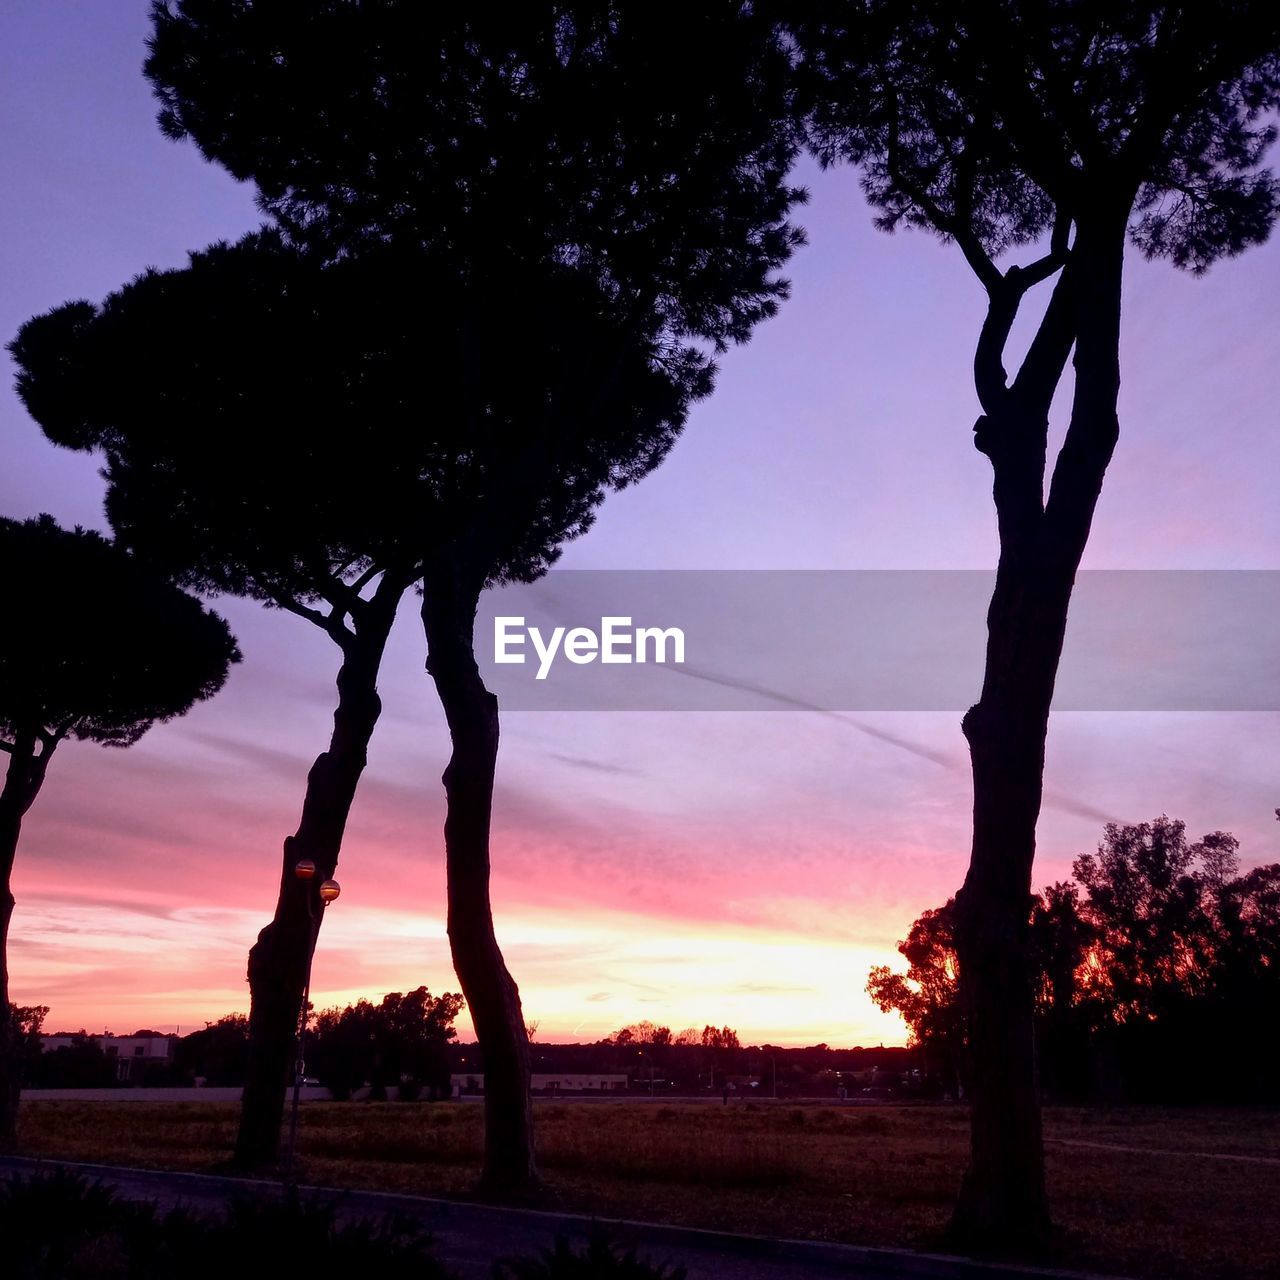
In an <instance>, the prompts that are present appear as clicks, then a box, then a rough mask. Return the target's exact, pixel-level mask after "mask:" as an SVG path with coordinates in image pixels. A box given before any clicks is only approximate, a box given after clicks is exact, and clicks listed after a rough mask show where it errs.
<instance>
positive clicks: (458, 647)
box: [422, 564, 538, 1195]
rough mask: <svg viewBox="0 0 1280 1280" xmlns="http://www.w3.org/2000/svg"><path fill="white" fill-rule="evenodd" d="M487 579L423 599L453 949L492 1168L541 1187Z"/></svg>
mask: <svg viewBox="0 0 1280 1280" xmlns="http://www.w3.org/2000/svg"><path fill="white" fill-rule="evenodd" d="M479 596H480V584H472V583H468V582H466V581H465V580H464V577H463V575H462V574H461V573H460V572H459V571H458V569H457V567H456V566H455V565H453V564H443V565H437V566H434V567H433V568H432V570H431V571H430V572H429V573H428V575H427V578H426V582H425V593H424V596H423V605H422V624H423V630H424V632H425V634H426V640H427V649H428V659H427V670H428V672H429V673H430V675H431V678H432V680H433V681H434V682H435V687H436V692H437V693H438V694H439V696H440V701H441V704H442V705H443V707H444V712H445V718H446V720H447V721H448V724H449V734H450V738H451V740H452V743H453V754H452V756H451V757H450V760H449V765H448V768H446V769H445V771H444V777H443V779H442V780H443V782H444V788H445V796H446V800H447V812H446V817H445V824H444V842H445V859H446V866H447V873H448V902H449V918H448V928H449V946H450V949H451V950H452V953H453V964H454V968H455V970H456V971H457V974H458V981H459V983H460V984H461V986H462V993H463V995H464V996H465V997H466V1001H467V1008H468V1009H469V1010H470V1012H471V1020H472V1023H473V1024H474V1026H475V1029H476V1039H477V1040H478V1042H479V1045H480V1052H481V1055H482V1057H483V1059H484V1112H485V1139H484V1171H483V1174H482V1177H481V1186H482V1188H483V1189H484V1190H486V1191H488V1192H492V1193H495V1194H499V1195H507V1194H510V1193H513V1192H516V1193H519V1192H523V1191H528V1190H531V1189H533V1188H535V1187H536V1186H537V1185H538V1174H537V1168H536V1165H535V1162H534V1152H533V1107H532V1102H531V1099H530V1096H529V1039H528V1035H527V1033H526V1030H525V1025H524V1013H523V1010H522V1009H521V1006H520V992H519V990H518V989H517V987H516V984H515V981H514V979H513V978H512V977H511V975H510V973H508V972H507V966H506V964H505V963H504V961H503V958H502V951H501V949H500V948H499V946H498V939H497V936H496V934H495V933H494V928H493V908H492V904H491V902H490V898H489V828H490V819H491V816H492V810H493V781H494V769H495V766H496V764H497V756H498V700H497V698H495V697H494V695H493V694H492V693H490V692H489V690H488V689H486V688H485V685H484V681H483V680H482V679H481V678H480V671H479V668H478V667H477V666H476V660H475V651H474V628H475V614H476V607H477V605H478V602H479Z"/></svg>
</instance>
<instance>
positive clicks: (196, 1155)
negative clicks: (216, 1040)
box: [20, 1102, 1280, 1280]
mask: <svg viewBox="0 0 1280 1280" xmlns="http://www.w3.org/2000/svg"><path fill="white" fill-rule="evenodd" d="M236 1111H237V1108H236V1106H235V1104H233V1103H213V1104H208V1103H205V1104H202V1103H194V1102H193V1103H158V1104H148V1103H95V1102H84V1103H78V1102H25V1103H24V1104H23V1108H22V1115H21V1132H20V1136H21V1139H22V1142H23V1145H24V1148H25V1150H26V1152H27V1153H28V1154H30V1155H48V1156H57V1157H61V1158H65V1159H71V1160H85V1161H95V1162H103V1163H114V1164H128V1165H137V1166H143V1167H152V1168H170V1169H187V1170H209V1169H211V1168H214V1167H217V1166H218V1165H219V1164H220V1163H221V1162H223V1161H225V1159H226V1158H227V1156H228V1155H229V1153H230V1150H231V1143H232V1138H233V1135H234V1126H235V1118H236ZM537 1119H538V1147H539V1161H540V1164H541V1167H542V1169H543V1172H544V1174H545V1176H546V1178H547V1181H548V1184H549V1188H550V1193H551V1195H552V1196H554V1199H555V1203H556V1205H557V1206H558V1207H559V1208H562V1209H565V1210H573V1211H579V1212H587V1213H598V1214H601V1215H602V1216H610V1217H625V1218H633V1219H645V1220H649V1221H655V1222H669V1223H678V1224H681V1225H688V1226H701V1227H712V1228H718V1229H723V1230H729V1231H743V1232H751V1233H756V1234H768V1235H780V1236H796V1237H799V1236H803V1237H808V1238H814V1239H822V1240H841V1241H848V1242H853V1243H858V1244H871V1245H887V1246H904V1247H908V1248H938V1247H940V1232H941V1229H942V1227H943V1226H944V1224H945V1222H946V1218H947V1213H948V1210H949V1208H950V1205H951V1201H952V1197H953V1196H954V1193H955V1190H956V1187H957V1185H958V1182H959V1178H960V1173H961V1170H962V1168H963V1164H964V1155H965V1143H966V1136H967V1123H968V1117H967V1115H966V1113H965V1111H964V1109H963V1108H961V1107H958V1106H946V1105H938V1106H901V1107H894V1106H885V1107H858V1108H836V1107H826V1106H821V1105H811V1106H796V1105H790V1104H787V1103H779V1104H773V1105H770V1104H768V1103H765V1102H760V1103H753V1102H742V1103H732V1104H730V1105H729V1106H727V1107H726V1106H722V1105H719V1104H714V1105H705V1104H677V1103H672V1104H669V1105H668V1104H663V1103H654V1104H645V1105H641V1104H627V1103H595V1104H591V1105H574V1104H570V1103H540V1104H539V1105H538V1108H537ZM481 1122H482V1116H481V1109H480V1107H479V1106H478V1105H476V1104H474V1103H456V1102H454V1103H437V1104H426V1103H331V1102H325V1103H308V1104H305V1105H304V1107H303V1110H302V1121H301V1131H300V1137H299V1160H298V1173H299V1176H300V1177H301V1178H303V1179H305V1180H306V1181H309V1182H312V1183H316V1184H322V1185H327V1186H346V1187H362V1188H373V1189H379V1190H388V1191H404V1192H417V1193H423V1194H446V1195H451V1194H466V1193H467V1192H468V1190H469V1189H470V1187H471V1185H472V1183H473V1182H474V1179H475V1176H476V1172H477V1163H478V1159H479V1153H480V1137H481ZM1045 1132H1046V1139H1047V1152H1048V1177H1049V1189H1050V1195H1051V1197H1052V1201H1053V1207H1054V1213H1055V1217H1056V1220H1057V1222H1058V1224H1059V1238H1058V1241H1057V1244H1056V1246H1055V1251H1054V1256H1053V1258H1052V1259H1050V1261H1052V1263H1054V1264H1055V1265H1059V1266H1069V1267H1079V1268H1082V1269H1084V1268H1088V1269H1092V1270H1095V1271H1102V1272H1109V1273H1112V1274H1121V1275H1133V1276H1141V1277H1157V1276H1159V1277H1171V1278H1172V1277H1178V1278H1186V1280H1190V1278H1191V1277H1196V1278H1197V1280H1199V1278H1205V1280H1209V1278H1210V1277H1213V1278H1216V1280H1227V1278H1228V1277H1245V1276H1270V1275H1280V1111H1276V1110H1257V1109H1254V1110H1243V1109H1241V1110H1225V1109H1223V1110H1207V1109H1195V1110H1176V1111H1175V1110H1162V1109H1136V1108H1135V1109H1116V1110H1097V1109H1092V1110H1084V1109H1050V1110H1048V1111H1047V1112H1046V1115H1045Z"/></svg>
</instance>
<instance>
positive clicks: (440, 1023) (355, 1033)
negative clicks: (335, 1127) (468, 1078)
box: [308, 987, 464, 1098]
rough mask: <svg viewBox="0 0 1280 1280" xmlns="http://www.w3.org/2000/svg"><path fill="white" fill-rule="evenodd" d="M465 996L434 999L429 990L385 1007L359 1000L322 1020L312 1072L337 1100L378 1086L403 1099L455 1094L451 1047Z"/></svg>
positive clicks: (385, 1001) (394, 997)
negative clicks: (422, 1092)
mask: <svg viewBox="0 0 1280 1280" xmlns="http://www.w3.org/2000/svg"><path fill="white" fill-rule="evenodd" d="M463 1003H464V1002H463V999H462V997H461V996H460V995H455V994H452V993H450V992H445V993H444V994H443V995H440V996H433V995H432V994H431V992H430V991H428V990H427V988H426V987H418V988H417V989H416V990H414V991H410V992H408V993H407V994H402V993H400V992H399V991H393V992H390V993H389V994H388V995H386V996H384V997H383V998H382V1001H381V1003H380V1004H376V1005H375V1004H372V1003H371V1002H370V1001H368V1000H359V1001H357V1002H356V1003H355V1004H354V1005H348V1006H347V1007H346V1008H345V1009H341V1010H340V1009H336V1008H335V1009H325V1010H323V1011H322V1012H321V1013H319V1014H317V1015H316V1020H315V1030H314V1032H313V1040H312V1047H311V1049H310V1051H309V1054H308V1058H309V1064H308V1066H309V1070H311V1071H312V1072H314V1074H315V1075H316V1078H317V1079H318V1080H319V1081H320V1083H321V1084H323V1085H324V1086H325V1087H326V1088H328V1089H329V1090H330V1091H331V1092H332V1093H333V1095H334V1097H336V1098H349V1097H350V1096H351V1094H352V1092H353V1091H354V1090H356V1089H358V1088H360V1087H361V1086H362V1085H365V1084H372V1085H373V1086H374V1088H375V1090H376V1091H377V1092H378V1093H379V1094H380V1095H385V1090H386V1087H387V1086H388V1085H399V1086H400V1087H401V1090H402V1096H416V1094H417V1091H418V1090H419V1089H421V1088H423V1087H425V1088H426V1089H428V1091H429V1093H430V1095H431V1096H432V1097H433V1098H439V1097H447V1096H448V1094H449V1058H448V1053H447V1048H448V1045H449V1042H450V1041H452V1040H453V1039H454V1038H455V1037H456V1035H457V1032H456V1031H455V1030H454V1027H453V1024H454V1021H455V1019H456V1018H457V1016H458V1014H459V1013H460V1012H461V1011H462V1008H463Z"/></svg>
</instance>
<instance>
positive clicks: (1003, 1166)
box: [952, 201, 1129, 1253]
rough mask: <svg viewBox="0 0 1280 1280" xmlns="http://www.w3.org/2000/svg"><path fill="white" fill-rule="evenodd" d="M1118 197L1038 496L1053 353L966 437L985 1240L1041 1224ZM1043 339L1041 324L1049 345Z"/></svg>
mask: <svg viewBox="0 0 1280 1280" xmlns="http://www.w3.org/2000/svg"><path fill="white" fill-rule="evenodd" d="M1128 207H1129V206H1128V204H1126V203H1124V202H1123V201H1114V202H1112V203H1111V204H1110V205H1109V206H1108V207H1107V208H1106V209H1104V210H1102V211H1101V212H1098V213H1095V214H1092V215H1087V216H1085V217H1083V218H1082V219H1079V220H1078V222H1077V228H1078V230H1077V236H1076V243H1075V246H1074V247H1073V249H1072V254H1071V261H1070V262H1069V264H1068V266H1067V267H1066V268H1065V270H1064V279H1065V278H1066V277H1067V275H1068V273H1069V280H1068V282H1067V283H1068V289H1069V292H1066V293H1064V294H1063V295H1062V297H1063V298H1067V299H1069V301H1070V305H1071V308H1072V312H1073V322H1072V325H1071V331H1072V332H1073V333H1074V335H1075V356H1074V366H1075V390H1074V396H1073V401H1072V408H1071V419H1070V423H1069V426H1068V429H1067V434H1066V439H1065V441H1064V444H1063V447H1062V450H1061V452H1060V453H1059V455H1058V459H1057V461H1056V463H1055V466H1054V469H1053V476H1052V481H1051V483H1050V488H1049V495H1048V499H1047V501H1046V500H1045V499H1044V495H1043V457H1044V450H1043V441H1044V439H1045V431H1046V428H1045V426H1044V424H1043V422H1042V421H1037V420H1036V419H1038V418H1039V416H1040V415H1041V414H1043V415H1047V412H1048V406H1049V402H1050V400H1051V399H1052V392H1053V387H1054V386H1055V385H1056V381H1057V376H1056V375H1053V374H1052V369H1053V365H1054V361H1052V360H1049V361H1047V362H1044V363H1043V364H1042V365H1041V366H1040V367H1039V368H1037V370H1036V373H1037V375H1040V374H1043V372H1044V369H1045V368H1047V369H1048V370H1049V373H1050V374H1051V375H1052V380H1051V381H1048V382H1046V383H1045V385H1041V386H1039V387H1036V388H1032V389H1031V391H1030V392H1029V391H1028V388H1027V387H1026V386H1019V382H1021V381H1022V379H1021V375H1020V378H1019V382H1015V384H1014V387H1013V388H1011V389H1010V391H1009V393H1008V394H1007V397H1006V402H1005V404H1004V412H1005V413H1006V414H1007V417H1008V421H1004V422H1000V421H997V422H995V423H994V424H993V426H992V427H991V429H990V430H988V431H987V432H986V433H985V437H986V438H985V439H984V440H982V441H980V443H979V448H982V449H983V451H984V452H989V453H990V455H991V459H992V463H993V467H994V472H995V486H994V497H995V503H996V509H997V513H998V516H999V524H1000V566H999V569H998V572H997V575H996V587H995V591H994V594H993V596H992V600H991V607H990V610H989V612H988V615H987V632H988V639H987V654H986V670H985V675H984V680H983V687H982V696H981V698H980V700H979V701H978V703H977V705H976V706H974V707H972V708H970V710H969V712H968V713H967V714H966V716H965V718H964V722H963V729H964V733H965V737H966V739H967V740H968V743H969V752H970V760H971V764H972V772H973V844H972V851H971V856H970V863H969V872H968V875H967V876H966V878H965V882H964V886H963V888H962V889H961V891H960V894H959V895H958V898H957V916H956V951H957V956H958V958H959V965H960V997H961V1002H962V1007H963V1009H964V1013H965V1018H966V1024H967V1025H966V1032H967V1036H968V1047H969V1061H970V1099H971V1104H972V1149H971V1155H970V1163H969V1167H968V1170H967V1171H966V1173H965V1177H964V1181H963V1184H962V1186H961V1191H960V1199H959V1203H958V1205H957V1207H956V1212H955V1216H954V1218H953V1220H952V1233H953V1236H954V1237H955V1238H956V1239H957V1241H958V1242H959V1243H961V1244H963V1245H964V1246H966V1247H969V1248H974V1249H978V1250H982V1251H992V1250H996V1251H1013V1252H1021V1253H1026V1252H1035V1251H1037V1250H1039V1249H1040V1248H1042V1247H1043V1246H1044V1244H1045V1243H1046V1242H1047V1239H1048V1234H1049V1226H1050V1220H1049V1210H1048V1201H1047V1198H1046V1195H1045V1182H1044V1150H1043V1143H1042V1137H1041V1128H1040V1098H1039V1087H1038V1081H1037V1075H1036V1053H1035V1032H1034V974H1033V972H1032V957H1031V952H1030V913H1031V902H1032V890H1031V885H1032V866H1033V862H1034V859H1035V849H1036V824H1037V821H1038V819H1039V815H1040V803H1041V797H1042V790H1043V783H1044V760H1045V741H1046V738H1047V735H1048V725H1049V708H1050V704H1051V702H1052V699H1053V688H1054V682H1055V680H1056V678H1057V671H1058V663H1059V660H1060V658H1061V656H1062V646H1063V640H1064V637H1065V634H1066V623H1067V611H1068V608H1069V605H1070V601H1071V592H1072V587H1073V585H1074V582H1075V574H1076V570H1077V568H1078V567H1079V564H1080V560H1081V557H1082V555H1083V553H1084V548H1085V543H1086V542H1087V540H1088V534H1089V527H1090V524H1091V522H1092V519H1093V514H1094V510H1095V508H1096V505H1097V500H1098V496H1099V494H1100V492H1101V489H1102V480H1103V476H1104V474H1105V472H1106V468H1107V465H1108V463H1109V462H1110V459H1111V455H1112V453H1113V451H1114V448H1115V443H1116V438H1117V434H1118V425H1117V418H1116V398H1117V395H1118V393H1119V337H1120V290H1121V267H1122V262H1123V250H1124V230H1125V217H1126V216H1127V209H1128ZM1058 301H1060V299H1055V302H1058ZM1052 305H1054V304H1051V306H1052ZM1046 323H1049V322H1048V321H1046ZM1052 343H1053V339H1052V337H1051V336H1050V337H1049V338H1048V339H1046V346H1050V345H1052ZM1064 355H1065V352H1064ZM1026 368H1027V365H1026V364H1024V369H1026ZM1057 368H1058V371H1059V372H1060V370H1061V365H1060V364H1059V365H1058V366H1057ZM1042 381H1043V378H1042ZM1037 450H1038V451H1039V452H1038V454H1037Z"/></svg>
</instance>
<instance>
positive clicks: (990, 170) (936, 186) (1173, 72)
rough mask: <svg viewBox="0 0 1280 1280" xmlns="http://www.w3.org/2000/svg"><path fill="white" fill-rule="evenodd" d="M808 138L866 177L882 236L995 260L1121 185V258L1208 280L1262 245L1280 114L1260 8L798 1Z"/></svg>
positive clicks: (1273, 36) (1263, 7)
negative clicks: (1268, 154)
mask: <svg viewBox="0 0 1280 1280" xmlns="http://www.w3.org/2000/svg"><path fill="white" fill-rule="evenodd" d="M805 10H807V11H808V14H809V16H808V17H806V18H805V19H804V20H802V21H801V22H799V23H798V24H797V27H796V30H797V34H798V38H799V44H800V46H801V48H802V50H803V52H804V55H805V68H806V73H807V84H808V89H809V93H808V98H809V106H810V110H811V120H812V124H813V129H812V139H813V144H814V147H815V149H816V150H817V152H818V154H819V156H820V157H821V158H822V159H824V160H825V161H828V162H830V161H834V160H838V159H850V160H854V161H857V162H858V163H859V164H860V165H861V166H862V171H863V175H864V185H865V189H866V192H867V195H868V198H869V199H870V200H871V203H872V204H873V205H874V206H875V207H876V208H877V209H878V210H879V214H878V224H879V225H880V226H882V227H883V228H884V229H886V230H893V229H894V228H896V227H898V226H900V225H908V226H918V227H925V228H927V229H929V230H931V231H933V232H935V233H937V234H939V235H941V236H942V237H943V238H944V239H955V240H957V241H958V242H959V243H960V245H961V247H962V248H964V249H965V251H966V253H970V252H971V251H972V250H978V251H980V252H985V253H988V254H991V255H993V256H994V255H998V254H1000V253H1002V252H1004V251H1005V250H1007V249H1009V248H1011V247H1014V246H1016V245H1021V244H1028V243H1031V242H1033V241H1035V240H1037V239H1039V238H1040V237H1041V236H1044V235H1047V234H1048V233H1049V231H1050V230H1051V229H1052V227H1053V224H1054V220H1055V216H1056V215H1057V214H1058V213H1059V212H1063V213H1066V214H1067V215H1068V216H1072V217H1073V216H1074V215H1075V214H1076V213H1077V212H1078V209H1079V206H1080V204H1081V203H1082V202H1083V201H1085V200H1087V198H1088V197H1089V195H1090V188H1091V187H1096V186H1097V185H1099V184H1104V183H1106V184H1115V185H1117V186H1118V187H1123V186H1125V185H1131V186H1132V188H1133V191H1132V194H1131V196H1130V199H1131V200H1132V202H1133V213H1134V216H1133V220H1132V222H1131V225H1130V234H1131V236H1132V239H1133V241H1134V243H1135V244H1137V245H1138V247H1139V248H1141V249H1142V250H1143V252H1145V253H1147V254H1148V255H1149V256H1153V257H1167V258H1170V259H1171V260H1172V261H1173V262H1174V263H1175V265H1177V266H1180V267H1186V268H1188V269H1190V270H1193V271H1197V272H1199V271H1203V270H1205V268H1206V267H1208V266H1209V265H1210V264H1211V263H1212V262H1213V261H1214V260H1215V259H1217V258H1220V257H1222V256H1224V255H1229V254H1235V253H1239V252H1241V251H1242V250H1243V249H1245V248H1247V247H1248V246H1249V245H1251V244H1256V243H1258V242H1260V241H1262V240H1265V239H1266V237H1267V235H1268V233H1269V231H1270V228H1271V225H1272V223H1273V221H1274V219H1275V216H1276V212H1277V209H1278V208H1280V184H1277V181H1276V179H1275V177H1274V176H1273V175H1272V174H1271V173H1269V172H1267V171H1265V170H1262V169H1261V168H1260V165H1261V162H1262V159H1263V155H1264V153H1265V151H1266V150H1267V148H1268V146H1269V145H1270V144H1271V142H1272V141H1273V140H1274V137H1275V127H1274V119H1273V113H1274V111H1275V109H1276V107H1277V105H1278V102H1280V97H1278V95H1280V18H1277V15H1276V12H1275V8H1274V6H1273V5H1270V4H1265V3H1240V2H1239V0H1210V2H1208V3H1196V4H1184V5H1162V4H1152V3H1120V4H1085V5H1081V4H1079V3H1076V2H1075V0H1053V2H1052V3H1047V4H1039V3H1038V4H1021V3H999V4H989V3H983V2H982V0H965V2H962V3H959V4H954V3H924V4H908V5H903V4H899V3H896V0H870V2H869V3H848V2H847V0H833V2H827V3H823V2H822V0H819V3H817V4H815V5H810V6H803V5H802V6H800V7H799V10H797V11H805Z"/></svg>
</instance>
